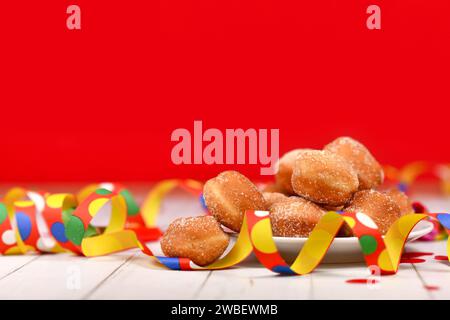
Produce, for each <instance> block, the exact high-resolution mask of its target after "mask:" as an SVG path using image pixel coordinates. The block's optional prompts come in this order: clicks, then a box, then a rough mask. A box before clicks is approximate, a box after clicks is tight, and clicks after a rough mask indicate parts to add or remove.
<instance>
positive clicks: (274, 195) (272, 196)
mask: <svg viewBox="0 0 450 320" xmlns="http://www.w3.org/2000/svg"><path fill="white" fill-rule="evenodd" d="M263 197H264V200H265V201H266V206H267V208H268V209H270V208H271V207H272V205H274V204H275V203H277V202H280V201H284V200H286V199H289V198H288V197H287V196H286V195H284V194H282V193H279V192H263Z"/></svg>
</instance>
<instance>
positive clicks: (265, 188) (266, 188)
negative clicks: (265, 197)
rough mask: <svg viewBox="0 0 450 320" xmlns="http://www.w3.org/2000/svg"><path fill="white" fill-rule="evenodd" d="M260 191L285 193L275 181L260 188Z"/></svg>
mask: <svg viewBox="0 0 450 320" xmlns="http://www.w3.org/2000/svg"><path fill="white" fill-rule="evenodd" d="M261 191H262V192H277V193H282V194H284V195H286V193H285V192H286V190H285V189H284V188H283V187H281V186H280V185H278V184H277V183H275V182H270V183H267V184H266V185H264V186H263V187H262V188H261Z"/></svg>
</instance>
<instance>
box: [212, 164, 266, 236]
mask: <svg viewBox="0 0 450 320" xmlns="http://www.w3.org/2000/svg"><path fill="white" fill-rule="evenodd" d="M203 197H204V199H205V203H206V206H207V208H208V210H209V211H210V212H211V213H212V214H213V215H214V216H215V217H216V218H217V220H219V222H220V223H221V224H223V225H224V226H226V227H228V228H230V229H231V230H233V231H236V232H239V230H241V225H242V221H243V219H244V213H245V211H246V210H266V209H267V206H266V203H265V201H264V197H263V195H262V193H261V192H260V191H259V190H258V188H257V187H256V186H255V185H254V184H253V183H252V182H251V181H250V180H248V179H247V178H246V177H245V176H243V175H242V174H240V173H239V172H237V171H224V172H222V173H221V174H219V175H218V176H217V177H215V178H213V179H210V180H208V181H207V182H206V184H205V186H204V187H203Z"/></svg>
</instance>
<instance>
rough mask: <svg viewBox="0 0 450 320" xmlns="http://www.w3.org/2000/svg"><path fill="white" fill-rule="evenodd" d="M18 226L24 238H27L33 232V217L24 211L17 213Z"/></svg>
mask: <svg viewBox="0 0 450 320" xmlns="http://www.w3.org/2000/svg"><path fill="white" fill-rule="evenodd" d="M16 222H17V228H18V229H19V234H20V237H21V238H22V240H27V239H28V237H29V236H30V234H31V219H30V217H29V216H27V215H26V214H25V213H23V212H17V213H16Z"/></svg>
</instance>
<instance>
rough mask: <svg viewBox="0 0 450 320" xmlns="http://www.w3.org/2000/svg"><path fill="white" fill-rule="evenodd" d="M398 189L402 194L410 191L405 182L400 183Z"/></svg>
mask: <svg viewBox="0 0 450 320" xmlns="http://www.w3.org/2000/svg"><path fill="white" fill-rule="evenodd" d="M397 188H398V190H400V191H401V192H405V193H406V192H407V191H408V185H407V184H406V183H404V182H400V183H399V184H398V185H397Z"/></svg>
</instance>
